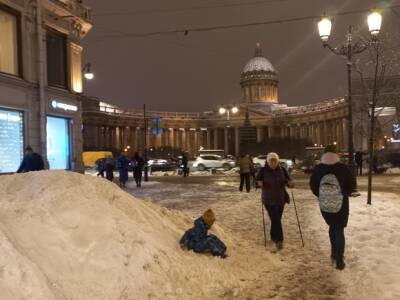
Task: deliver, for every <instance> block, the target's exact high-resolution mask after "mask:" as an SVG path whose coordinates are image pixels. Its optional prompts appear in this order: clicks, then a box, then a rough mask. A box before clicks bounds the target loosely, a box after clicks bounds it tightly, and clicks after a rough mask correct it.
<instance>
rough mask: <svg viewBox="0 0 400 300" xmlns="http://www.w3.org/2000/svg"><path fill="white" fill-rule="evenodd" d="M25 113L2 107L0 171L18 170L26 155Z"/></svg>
mask: <svg viewBox="0 0 400 300" xmlns="http://www.w3.org/2000/svg"><path fill="white" fill-rule="evenodd" d="M23 132H24V131H23V113H22V112H18V111H11V110H4V109H0V173H9V172H15V171H17V169H18V167H19V165H20V163H21V161H22V158H23V155H24V135H23Z"/></svg>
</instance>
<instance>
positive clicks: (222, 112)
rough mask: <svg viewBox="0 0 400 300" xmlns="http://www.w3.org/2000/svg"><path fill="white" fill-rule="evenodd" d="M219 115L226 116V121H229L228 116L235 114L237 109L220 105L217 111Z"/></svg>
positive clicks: (233, 106)
mask: <svg viewBox="0 0 400 300" xmlns="http://www.w3.org/2000/svg"><path fill="white" fill-rule="evenodd" d="M218 112H219V114H220V115H225V114H226V120H227V121H229V118H230V114H231V113H232V114H237V113H238V112H239V108H238V107H237V106H236V105H231V104H228V105H221V106H220V108H219V110H218Z"/></svg>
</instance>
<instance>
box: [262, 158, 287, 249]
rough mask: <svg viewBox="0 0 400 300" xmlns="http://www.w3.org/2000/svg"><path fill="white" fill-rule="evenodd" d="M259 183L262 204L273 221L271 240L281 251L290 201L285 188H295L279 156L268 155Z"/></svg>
mask: <svg viewBox="0 0 400 300" xmlns="http://www.w3.org/2000/svg"><path fill="white" fill-rule="evenodd" d="M257 183H258V185H259V186H261V188H262V193H261V197H262V202H263V204H264V207H265V209H266V210H267V212H268V216H269V218H270V220H271V231H270V234H271V240H272V241H273V242H275V243H276V248H277V249H278V250H280V249H282V247H283V229H282V222H281V219H282V214H283V209H284V206H285V203H289V201H290V200H289V194H288V193H287V192H286V189H285V186H288V187H293V182H292V179H291V178H290V176H289V174H288V172H287V171H286V169H285V168H283V167H281V166H279V155H278V154H276V153H274V152H270V153H268V155H267V162H266V164H265V167H263V168H261V170H260V172H258V175H257Z"/></svg>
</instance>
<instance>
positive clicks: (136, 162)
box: [132, 152, 144, 187]
mask: <svg viewBox="0 0 400 300" xmlns="http://www.w3.org/2000/svg"><path fill="white" fill-rule="evenodd" d="M132 165H133V178H134V179H135V182H136V186H137V187H141V186H142V171H143V167H144V160H143V158H141V157H140V155H139V153H138V152H135V154H134V155H133V158H132Z"/></svg>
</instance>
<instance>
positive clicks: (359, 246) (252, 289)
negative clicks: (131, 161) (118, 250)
mask: <svg viewBox="0 0 400 300" xmlns="http://www.w3.org/2000/svg"><path fill="white" fill-rule="evenodd" d="M236 189H237V187H236V186H233V185H232V184H230V183H227V184H226V185H223V184H222V183H221V182H219V183H218V185H208V186H207V187H206V186H204V185H201V184H198V185H187V184H164V183H162V184H161V183H159V184H157V183H153V186H152V187H151V188H150V187H149V188H146V187H145V188H144V189H142V190H136V189H133V190H129V191H130V192H131V193H133V194H134V195H135V196H136V197H139V198H140V197H142V198H148V199H151V200H152V201H154V202H157V203H159V204H160V205H163V206H166V207H169V208H175V209H179V210H181V211H183V212H184V213H185V214H188V215H190V216H192V217H195V216H198V215H200V214H201V213H202V212H203V211H204V210H205V209H206V208H208V207H212V208H213V209H214V210H215V212H216V215H217V224H218V225H221V226H222V227H223V228H224V229H225V230H226V231H228V232H231V233H232V235H233V236H235V237H237V238H238V239H240V240H242V241H243V247H248V249H246V251H248V253H249V254H248V256H249V257H248V259H249V260H251V263H252V264H253V265H255V266H256V268H255V269H254V272H256V273H257V274H258V276H257V277H256V279H255V280H254V282H250V283H248V284H249V286H248V287H247V296H248V297H249V299H265V298H267V297H268V298H275V297H276V298H277V299H399V298H400V287H399V286H398V285H397V282H398V280H399V279H400V264H399V262H398V260H399V259H398V258H397V252H398V250H399V249H400V223H399V222H398V220H399V219H400V198H399V197H398V196H396V195H394V194H389V193H376V194H374V199H373V201H374V202H373V203H374V204H373V205H372V206H367V205H366V204H365V203H366V195H365V193H362V195H361V197H358V198H350V219H349V226H348V227H347V229H346V254H345V256H346V263H347V267H346V269H345V270H344V271H342V272H340V271H337V270H336V269H335V268H334V266H333V265H332V264H331V261H330V246H329V238H328V228H327V226H326V224H325V223H324V221H323V219H322V217H321V214H320V212H319V207H318V203H317V202H316V200H315V198H314V196H313V195H312V194H311V193H310V192H309V191H308V190H303V189H300V190H299V189H295V190H294V195H295V200H296V204H297V208H298V211H299V216H300V221H301V225H302V230H303V236H304V239H305V248H302V246H301V240H300V236H299V233H298V227H297V221H296V216H295V212H294V207H293V203H291V204H290V205H289V206H286V208H285V212H284V216H283V224H284V225H283V226H284V233H285V245H284V249H283V250H282V251H281V252H279V253H271V251H270V250H271V249H273V245H271V243H268V246H267V248H268V249H267V250H265V249H264V245H263V244H264V241H263V235H262V217H261V203H260V194H259V191H258V192H254V191H252V192H251V193H249V194H247V193H239V192H237V190H236ZM266 221H267V230H268V229H269V221H268V218H267V216H266ZM228 251H229V249H228ZM230 254H231V255H235V253H230ZM267 258H268V259H270V260H272V261H274V262H275V263H276V264H277V265H280V267H279V268H274V269H271V268H269V266H268V265H267V264H266V263H265V261H266V259H267Z"/></svg>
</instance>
